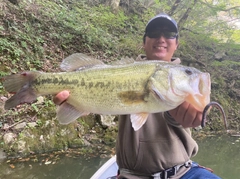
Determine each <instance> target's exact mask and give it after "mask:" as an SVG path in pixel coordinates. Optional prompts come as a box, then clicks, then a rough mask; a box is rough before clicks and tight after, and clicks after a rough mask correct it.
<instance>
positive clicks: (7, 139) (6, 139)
mask: <svg viewBox="0 0 240 179" xmlns="http://www.w3.org/2000/svg"><path fill="white" fill-rule="evenodd" d="M15 138H16V134H14V133H12V132H9V133H6V134H4V136H3V141H4V143H5V144H10V143H12V142H13V141H14V140H15Z"/></svg>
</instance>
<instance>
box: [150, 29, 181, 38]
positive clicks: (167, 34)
mask: <svg viewBox="0 0 240 179" xmlns="http://www.w3.org/2000/svg"><path fill="white" fill-rule="evenodd" d="M146 36H148V37H149V38H159V37H161V36H163V37H165V38H166V39H175V38H176V37H177V36H178V33H177V32H170V31H167V30H156V31H151V32H147V33H146Z"/></svg>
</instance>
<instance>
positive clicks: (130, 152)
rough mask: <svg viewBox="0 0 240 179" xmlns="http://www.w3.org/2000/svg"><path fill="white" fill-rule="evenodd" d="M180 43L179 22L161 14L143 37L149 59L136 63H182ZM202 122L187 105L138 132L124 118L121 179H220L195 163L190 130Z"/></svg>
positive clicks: (58, 99)
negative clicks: (157, 61) (155, 61)
mask: <svg viewBox="0 0 240 179" xmlns="http://www.w3.org/2000/svg"><path fill="white" fill-rule="evenodd" d="M178 39H179V32H178V27H177V23H176V21H175V20H174V19H172V18H171V17H170V16H168V15H167V14H164V13H161V14H159V15H157V16H155V17H154V18H152V19H151V20H150V21H149V22H148V24H147V26H146V29H145V33H144V36H143V47H144V50H145V53H146V55H139V56H138V57H137V59H136V60H137V61H143V60H161V61H166V62H172V63H180V59H178V58H177V59H175V60H174V59H173V54H174V52H175V50H177V47H178V44H179V42H178ZM70 93H71V92H70ZM68 97H69V92H68V91H62V92H60V93H58V94H57V95H56V96H55V98H54V102H55V103H56V104H59V105H60V104H61V103H62V102H63V101H65V100H66V99H67V98H68ZM201 121H202V112H199V110H197V109H195V107H193V106H192V105H191V104H189V103H188V102H186V101H185V102H183V103H182V104H181V105H179V106H178V107H176V108H175V109H172V110H169V111H166V112H160V113H152V114H149V115H148V117H147V121H146V122H145V124H144V125H143V126H142V127H141V128H140V129H139V130H137V131H135V130H134V129H133V128H132V123H131V119H130V115H120V117H119V128H118V130H119V131H118V139H117V145H116V155H117V163H118V166H119V176H118V178H119V179H124V178H129V179H138V178H139V179H148V178H155V179H167V178H172V179H179V178H181V179H189V178H191V179H219V177H218V176H216V175H214V174H213V173H212V171H211V170H210V169H208V168H205V167H202V166H200V165H199V164H197V163H195V162H193V161H191V158H192V157H193V156H195V155H196V154H197V152H198V145H197V143H196V142H195V140H194V139H193V138H192V136H191V129H190V128H191V127H197V126H199V125H200V124H201Z"/></svg>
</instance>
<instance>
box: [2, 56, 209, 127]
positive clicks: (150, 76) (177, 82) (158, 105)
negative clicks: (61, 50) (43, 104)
mask: <svg viewBox="0 0 240 179" xmlns="http://www.w3.org/2000/svg"><path fill="white" fill-rule="evenodd" d="M61 69H62V70H64V71H66V72H61V73H42V72H31V71H30V72H23V73H20V74H15V75H9V76H6V77H4V81H3V86H4V87H5V89H6V90H7V91H8V92H12V93H15V95H13V96H12V97H11V98H10V99H8V100H7V101H6V103H5V109H10V108H13V107H15V106H16V105H19V104H22V103H31V102H33V101H34V100H35V99H36V98H37V96H40V95H47V94H52V95H55V94H57V93H59V92H61V91H63V90H68V91H69V92H70V96H69V98H68V99H67V100H66V101H65V102H64V103H62V104H61V105H60V106H59V107H58V108H57V118H58V120H59V122H60V123H62V124H68V123H70V122H72V121H74V120H75V119H77V118H78V117H80V116H83V115H87V114H89V113H96V114H111V115H116V114H130V115H131V117H130V118H131V122H132V126H133V128H134V130H138V129H139V128H141V126H142V125H143V124H144V123H145V122H146V120H147V116H148V114H149V113H155V112H163V111H168V110H170V109H173V108H175V107H177V106H178V105H179V104H181V103H182V102H184V101H187V102H189V103H190V104H192V105H193V106H194V107H195V108H196V109H198V110H199V111H202V110H203V109H204V107H205V106H206V104H208V103H209V99H210V75H209V74H208V73H203V72H201V71H199V70H197V69H195V68H192V67H185V66H182V65H176V64H171V63H166V62H161V61H140V62H131V63H125V62H124V63H121V65H119V64H118V65H106V64H103V63H102V62H101V61H99V60H96V59H93V58H91V57H88V56H86V55H84V54H81V53H79V54H73V55H71V56H69V57H67V58H66V59H64V60H63V62H62V64H61ZM74 70H75V71H74Z"/></svg>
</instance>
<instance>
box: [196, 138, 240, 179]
mask: <svg viewBox="0 0 240 179" xmlns="http://www.w3.org/2000/svg"><path fill="white" fill-rule="evenodd" d="M198 144H199V152H198V154H197V156H196V157H194V158H193V160H194V161H196V162H198V163H199V164H201V165H203V166H205V167H209V168H211V169H213V170H214V173H216V174H217V175H218V176H220V177H221V178H223V179H239V178H240V137H229V136H219V137H208V138H207V139H205V140H203V141H198Z"/></svg>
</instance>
